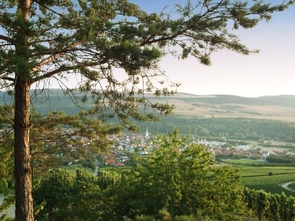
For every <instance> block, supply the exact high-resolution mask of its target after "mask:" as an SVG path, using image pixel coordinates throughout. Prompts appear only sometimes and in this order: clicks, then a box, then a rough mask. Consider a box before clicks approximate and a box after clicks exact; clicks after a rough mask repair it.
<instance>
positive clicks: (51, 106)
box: [0, 89, 295, 122]
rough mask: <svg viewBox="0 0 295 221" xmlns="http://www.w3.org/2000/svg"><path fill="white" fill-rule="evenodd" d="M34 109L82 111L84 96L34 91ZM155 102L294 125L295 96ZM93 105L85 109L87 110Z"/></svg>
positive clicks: (180, 97)
mask: <svg viewBox="0 0 295 221" xmlns="http://www.w3.org/2000/svg"><path fill="white" fill-rule="evenodd" d="M31 96H32V101H33V102H32V103H33V108H34V109H35V110H36V111H38V112H41V113H47V112H49V111H53V110H55V111H62V110H63V111H64V112H65V113H67V114H76V113H78V112H79V105H78V104H79V103H78V101H79V100H80V99H81V98H82V97H83V95H81V94H76V95H75V96H69V95H68V94H64V93H63V91H62V90H60V89H51V90H50V91H47V92H46V93H45V94H39V91H34V90H32V91H31ZM146 97H147V98H148V99H149V100H150V101H152V102H159V103H168V104H175V105H176V109H175V111H174V112H175V113H176V114H180V115H191V116H198V117H249V118H262V119H276V120H284V121H293V122H295V95H280V96H261V97H254V98H252V97H240V96H234V95H194V94H188V93H178V94H177V95H175V96H169V97H160V98H158V97H154V96H153V95H147V96H146ZM4 102H6V103H8V104H12V103H13V101H12V98H11V97H10V96H9V95H7V93H6V92H0V104H3V103H4ZM88 105H90V103H85V104H83V105H82V106H83V107H87V106H88Z"/></svg>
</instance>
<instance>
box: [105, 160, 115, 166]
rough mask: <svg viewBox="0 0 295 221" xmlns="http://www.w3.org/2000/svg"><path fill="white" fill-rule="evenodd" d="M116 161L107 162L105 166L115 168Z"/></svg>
mask: <svg viewBox="0 0 295 221" xmlns="http://www.w3.org/2000/svg"><path fill="white" fill-rule="evenodd" d="M116 163H117V162H116V160H106V162H105V165H106V166H115V165H116Z"/></svg>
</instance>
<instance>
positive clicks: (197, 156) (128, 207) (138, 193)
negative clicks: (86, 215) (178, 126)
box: [109, 132, 243, 220]
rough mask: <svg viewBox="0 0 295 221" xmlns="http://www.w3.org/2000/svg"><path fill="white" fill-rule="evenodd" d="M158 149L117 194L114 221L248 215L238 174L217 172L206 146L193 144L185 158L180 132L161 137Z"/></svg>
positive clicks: (224, 169)
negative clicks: (244, 207)
mask: <svg viewBox="0 0 295 221" xmlns="http://www.w3.org/2000/svg"><path fill="white" fill-rule="evenodd" d="M154 144H156V145H157V146H158V149H157V150H156V151H154V152H153V154H152V155H151V156H148V157H147V158H140V159H138V165H137V167H136V168H135V169H134V171H131V172H129V173H126V174H125V175H124V176H125V177H126V178H124V179H123V181H122V182H121V183H119V185H118V186H114V188H112V191H111V193H112V194H111V198H114V205H113V207H112V211H116V213H115V215H113V216H112V217H113V218H112V219H113V220H118V219H121V218H122V217H124V216H125V217H128V218H131V219H135V217H136V215H137V214H142V215H146V216H155V217H156V218H157V219H160V218H159V217H160V216H161V215H162V216H165V217H167V219H168V217H169V216H171V218H172V219H173V217H175V216H177V215H197V214H198V213H199V211H202V214H203V215H204V216H208V217H210V218H211V219H214V218H215V219H218V220H228V219H235V218H234V217H233V214H239V213H241V212H243V203H242V201H241V199H242V198H241V196H242V195H241V191H242V189H241V187H240V186H239V185H238V183H239V175H238V174H237V171H235V170H232V169H231V168H229V167H227V166H221V167H216V166H215V165H214V161H213V159H212V158H211V154H210V153H207V152H206V151H205V150H204V148H203V146H199V145H194V144H191V145H189V146H187V147H186V148H185V149H184V150H183V151H182V152H181V153H180V152H179V148H180V147H184V146H186V142H185V139H181V138H179V137H178V134H177V132H174V133H172V134H169V135H168V136H167V137H159V138H158V139H157V140H155V141H154ZM123 202H124V203H123ZM155 202H156V203H155ZM112 214H114V212H113V213H112ZM160 214H161V215H160ZM168 214H169V216H168ZM109 217H110V215H109ZM160 220H161V219H160Z"/></svg>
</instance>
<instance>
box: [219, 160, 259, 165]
mask: <svg viewBox="0 0 295 221" xmlns="http://www.w3.org/2000/svg"><path fill="white" fill-rule="evenodd" d="M222 161H223V162H226V163H230V164H234V165H264V164H265V162H264V161H261V160H255V159H223V160H222Z"/></svg>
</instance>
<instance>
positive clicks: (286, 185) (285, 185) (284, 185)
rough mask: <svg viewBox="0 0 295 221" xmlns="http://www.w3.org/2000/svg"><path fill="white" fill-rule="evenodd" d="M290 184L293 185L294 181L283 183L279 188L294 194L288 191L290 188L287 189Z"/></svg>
mask: <svg viewBox="0 0 295 221" xmlns="http://www.w3.org/2000/svg"><path fill="white" fill-rule="evenodd" d="M291 183H295V181H291V182H288V183H283V184H282V185H281V186H282V187H283V188H285V189H286V190H290V191H292V192H295V190H292V189H290V188H289V187H288V186H289V185H290V184H291Z"/></svg>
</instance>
